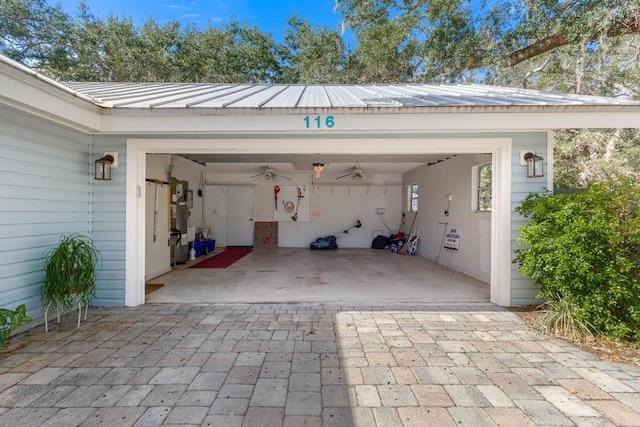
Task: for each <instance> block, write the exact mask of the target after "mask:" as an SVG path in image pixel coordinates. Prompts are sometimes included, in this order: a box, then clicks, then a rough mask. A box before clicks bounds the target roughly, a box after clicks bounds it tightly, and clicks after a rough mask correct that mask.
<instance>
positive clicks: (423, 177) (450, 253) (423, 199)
mask: <svg viewBox="0 0 640 427" xmlns="http://www.w3.org/2000/svg"><path fill="white" fill-rule="evenodd" d="M489 161H491V156H490V155H483V154H478V155H476V154H469V155H462V156H456V157H453V158H451V159H449V160H446V161H444V162H441V163H437V164H435V165H432V166H422V167H419V168H417V169H414V170H412V171H410V172H408V173H406V174H404V176H403V181H404V184H405V185H410V184H414V183H417V184H418V186H419V187H418V190H419V198H418V211H419V212H418V214H417V217H416V221H415V226H416V227H420V229H421V230H420V240H419V243H418V255H421V256H423V257H425V258H428V259H430V260H435V259H436V258H437V257H438V253H440V257H439V259H438V263H439V264H441V265H444V266H446V267H449V268H452V269H454V270H456V271H459V272H461V273H464V274H466V275H468V276H471V277H474V278H476V279H478V280H481V281H483V282H486V283H489V282H490V280H491V213H487V212H483V213H477V212H473V211H472V206H471V195H472V182H471V177H472V167H473V166H474V165H478V164H482V163H486V162H489ZM447 194H451V204H450V206H448V202H447V198H446V195H447ZM406 200H407V196H406V194H405V195H404V197H403V200H402V203H403V206H406ZM447 208H448V210H449V216H446V215H445V213H444V212H445V210H446V209H447ZM413 216H414V214H413V213H408V214H407V215H406V220H405V223H406V226H405V228H404V232H405V233H407V234H408V233H409V232H410V227H411V222H412V221H413ZM442 223H448V225H446V226H445V224H442ZM445 227H446V229H447V231H448V230H449V229H450V228H456V229H458V232H459V233H460V247H459V249H458V250H457V251H454V250H451V249H442V251H440V245H441V242H442V234H443V231H444V230H445Z"/></svg>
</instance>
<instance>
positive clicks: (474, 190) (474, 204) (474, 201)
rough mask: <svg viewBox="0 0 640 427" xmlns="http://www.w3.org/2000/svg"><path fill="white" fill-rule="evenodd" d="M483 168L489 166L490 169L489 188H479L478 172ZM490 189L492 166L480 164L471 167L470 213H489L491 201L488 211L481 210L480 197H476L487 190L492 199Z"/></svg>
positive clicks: (489, 163)
mask: <svg viewBox="0 0 640 427" xmlns="http://www.w3.org/2000/svg"><path fill="white" fill-rule="evenodd" d="M485 166H489V167H490V168H491V183H492V186H491V187H480V170H481V169H482V168H483V167H485ZM492 187H493V166H492V164H491V162H485V163H480V164H477V165H474V166H472V168H471V211H472V212H478V213H484V212H491V205H492V203H493V200H492V201H491V203H489V208H488V209H481V208H480V197H479V196H478V195H479V193H480V191H483V190H489V192H490V193H491V197H492V198H493V190H492Z"/></svg>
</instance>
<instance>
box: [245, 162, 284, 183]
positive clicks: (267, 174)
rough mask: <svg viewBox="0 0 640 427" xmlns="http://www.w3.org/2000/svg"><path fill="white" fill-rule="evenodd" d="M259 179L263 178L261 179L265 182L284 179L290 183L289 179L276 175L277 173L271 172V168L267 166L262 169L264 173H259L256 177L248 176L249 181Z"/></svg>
mask: <svg viewBox="0 0 640 427" xmlns="http://www.w3.org/2000/svg"><path fill="white" fill-rule="evenodd" d="M260 177H263V178H264V179H265V180H267V181H275V180H276V178H284V179H288V180H289V181H291V178H289V177H288V176H284V175H280V174H277V173H276V172H275V171H274V170H273V168H272V167H271V165H267V166H266V167H265V168H264V172H262V173H259V174H257V175H253V176H250V177H249V178H250V179H257V178H260Z"/></svg>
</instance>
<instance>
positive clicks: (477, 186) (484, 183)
mask: <svg viewBox="0 0 640 427" xmlns="http://www.w3.org/2000/svg"><path fill="white" fill-rule="evenodd" d="M491 174H492V170H491V163H484V164H482V165H477V166H474V167H473V211H474V212H488V211H491Z"/></svg>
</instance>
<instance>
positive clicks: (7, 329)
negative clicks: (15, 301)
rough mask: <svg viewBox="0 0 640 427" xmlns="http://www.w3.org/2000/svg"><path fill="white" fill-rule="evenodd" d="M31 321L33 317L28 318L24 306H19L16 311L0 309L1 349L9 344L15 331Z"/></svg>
mask: <svg viewBox="0 0 640 427" xmlns="http://www.w3.org/2000/svg"><path fill="white" fill-rule="evenodd" d="M29 321H31V317H29V316H27V308H26V307H25V305H24V304H21V305H19V306H18V307H17V308H16V309H15V310H10V309H8V308H0V347H1V346H2V344H4V343H5V342H7V339H9V335H11V332H13V330H14V329H16V328H17V327H18V326H20V325H22V324H23V323H25V322H29Z"/></svg>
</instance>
